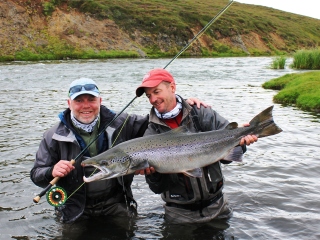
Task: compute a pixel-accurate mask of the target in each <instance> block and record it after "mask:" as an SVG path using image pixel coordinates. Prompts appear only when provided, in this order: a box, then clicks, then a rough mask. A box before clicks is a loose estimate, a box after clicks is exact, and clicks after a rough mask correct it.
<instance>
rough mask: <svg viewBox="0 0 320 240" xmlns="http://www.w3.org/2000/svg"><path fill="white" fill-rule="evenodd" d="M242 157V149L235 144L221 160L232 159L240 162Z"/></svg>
mask: <svg viewBox="0 0 320 240" xmlns="http://www.w3.org/2000/svg"><path fill="white" fill-rule="evenodd" d="M242 157H243V150H242V147H241V146H237V147H235V148H232V149H231V150H230V151H229V152H228V154H227V156H225V157H224V158H223V160H226V161H234V162H242Z"/></svg>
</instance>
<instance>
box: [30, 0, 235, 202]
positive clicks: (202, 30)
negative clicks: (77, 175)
mask: <svg viewBox="0 0 320 240" xmlns="http://www.w3.org/2000/svg"><path fill="white" fill-rule="evenodd" d="M232 3H233V0H230V1H229V3H228V4H227V5H226V6H225V7H224V8H223V9H222V10H221V11H220V12H219V13H218V14H217V15H216V16H215V17H213V18H212V19H211V20H210V21H209V22H208V23H207V24H206V25H205V26H204V27H203V28H202V29H201V30H200V31H199V32H198V34H197V35H195V36H194V37H193V38H192V39H191V41H190V42H189V43H188V44H187V45H186V46H185V47H184V48H182V49H181V50H180V52H178V53H177V54H176V55H175V56H174V57H173V58H172V59H171V60H170V61H169V62H168V64H167V65H166V66H165V67H164V68H163V69H165V68H167V67H168V66H169V65H170V64H171V63H172V62H173V61H174V60H175V59H177V58H178V57H179V56H180V55H181V54H182V53H183V52H184V51H185V50H186V49H187V48H188V47H189V46H190V45H191V44H192V43H194V42H195V41H196V40H197V39H198V38H199V37H200V36H201V35H202V34H203V33H204V32H205V31H206V30H207V29H208V28H209V27H210V26H211V25H212V24H213V23H214V22H215V21H216V20H217V19H218V18H219V17H220V16H221V15H222V14H223V13H224V12H225V11H226V10H227V9H228V8H229V7H230V6H231V4H232ZM140 96H141V95H140ZM140 96H135V97H134V98H133V99H132V100H131V101H130V102H129V103H128V104H127V105H126V106H125V107H124V108H123V109H122V110H121V111H120V112H119V113H117V114H116V116H115V117H114V118H113V119H112V120H111V122H109V123H108V124H106V126H105V127H104V128H103V129H102V131H101V132H100V133H99V134H98V135H97V137H96V138H95V139H93V140H92V142H90V143H89V144H88V145H87V146H86V147H85V148H84V149H83V150H82V151H81V152H80V153H79V154H78V155H77V156H76V157H75V158H74V159H71V160H70V163H71V164H72V165H74V163H75V162H76V161H77V160H78V159H79V158H80V157H81V156H82V155H83V154H84V153H85V152H86V151H87V150H88V148H89V147H90V146H91V145H92V144H93V143H94V142H95V141H96V140H97V139H98V138H99V137H100V135H101V134H103V133H104V131H105V130H106V129H107V128H108V127H109V126H110V125H111V124H112V123H113V122H114V121H115V120H116V119H117V118H118V117H119V116H120V114H121V113H123V112H124V110H126V109H127V108H128V107H129V106H130V105H131V104H132V103H133V101H134V100H136V98H138V97H140ZM59 179H60V177H55V178H54V179H53V180H52V181H50V183H49V184H48V186H47V187H46V188H44V189H43V191H42V192H41V193H39V194H38V195H37V196H36V197H35V198H34V199H33V202H34V203H38V202H39V201H40V199H41V197H42V196H44V195H45V194H46V193H47V192H48V191H49V190H50V188H51V187H53V186H54V185H55V184H56V183H57V182H58V181H59Z"/></svg>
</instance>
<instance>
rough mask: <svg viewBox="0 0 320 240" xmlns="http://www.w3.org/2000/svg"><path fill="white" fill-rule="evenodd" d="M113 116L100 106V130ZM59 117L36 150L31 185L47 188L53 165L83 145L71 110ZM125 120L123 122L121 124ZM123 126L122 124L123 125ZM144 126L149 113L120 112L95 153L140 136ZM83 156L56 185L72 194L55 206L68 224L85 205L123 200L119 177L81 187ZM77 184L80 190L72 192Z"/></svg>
mask: <svg viewBox="0 0 320 240" xmlns="http://www.w3.org/2000/svg"><path fill="white" fill-rule="evenodd" d="M114 116H115V113H114V112H112V111H111V110H109V109H108V108H106V107H105V106H101V108H100V124H99V130H98V132H99V133H100V132H101V131H102V130H103V128H104V127H105V126H107V124H109V123H110V121H111V120H112V119H113V118H114ZM59 117H60V120H61V121H60V122H59V123H57V124H56V125H55V126H53V127H52V128H50V129H49V130H47V131H46V132H45V133H44V135H43V139H42V140H41V143H40V146H39V149H38V151H37V153H36V159H35V162H34V167H33V168H32V169H31V172H30V178H31V180H32V181H33V182H34V184H36V185H37V186H39V187H42V188H45V187H47V186H48V184H49V182H50V181H51V180H52V179H53V177H52V170H53V166H54V165H55V164H56V163H57V162H58V161H60V160H71V159H74V158H75V157H76V156H78V154H79V153H80V151H81V150H82V149H84V147H85V146H86V144H85V142H84V140H83V139H82V138H81V136H79V135H78V134H77V133H76V131H75V130H74V128H73V125H72V122H71V119H70V109H67V110H65V111H64V112H63V113H61V114H60V115H59ZM127 117H128V118H127ZM126 120H127V121H126ZM125 121H126V123H125V125H124V122H125ZM123 125H124V127H123V128H122V126H123ZM147 125H148V116H145V117H141V116H137V115H128V114H126V113H122V114H121V115H120V116H119V117H118V118H117V119H116V120H115V121H114V122H113V123H112V124H111V125H110V126H109V127H108V128H107V129H106V131H105V132H104V134H101V135H100V137H99V138H98V139H97V140H96V141H97V142H96V146H97V152H98V153H102V152H104V151H106V150H107V149H108V148H110V146H112V144H113V145H117V144H119V143H121V142H124V141H127V140H130V139H133V138H137V137H142V136H143V134H144V132H145V130H146V128H147ZM121 128H122V130H121ZM119 132H120V134H119ZM115 139H116V141H115ZM86 157H90V156H88V153H86V154H85V157H83V158H82V159H78V160H77V161H76V163H75V164H74V166H75V169H74V170H73V171H71V172H70V173H69V174H68V175H67V176H66V177H63V178H60V180H59V181H58V182H57V184H56V185H57V186H61V187H62V188H64V189H65V190H66V192H67V196H70V195H71V194H73V195H72V196H71V197H69V198H68V200H67V201H66V203H65V204H64V205H63V206H61V207H57V208H56V210H57V211H58V212H59V213H60V214H59V215H62V219H61V220H62V221H63V222H67V223H68V222H73V221H75V220H76V219H77V218H79V217H80V216H81V215H82V214H83V212H84V209H85V207H86V208H87V207H88V205H90V206H96V205H97V204H98V205H99V202H102V203H103V204H107V205H110V204H114V203H119V202H123V201H124V190H123V186H122V185H123V181H122V178H113V179H109V180H103V181H98V182H92V183H86V184H84V185H82V186H81V184H82V183H83V176H84V168H83V167H82V166H81V165H80V164H81V161H83V160H84V159H85V158H86ZM92 170H93V169H92ZM86 173H87V171H86ZM133 176H134V175H127V176H124V178H123V180H124V186H125V190H126V192H127V196H128V197H129V198H133V197H132V191H131V183H132V180H133ZM80 186H81V187H80ZM79 187H80V189H79V190H77V191H75V190H76V189H77V188H79Z"/></svg>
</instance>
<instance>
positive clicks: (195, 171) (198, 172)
mask: <svg viewBox="0 0 320 240" xmlns="http://www.w3.org/2000/svg"><path fill="white" fill-rule="evenodd" d="M182 173H183V174H184V175H186V176H187V177H192V178H196V177H197V178H201V177H202V171H201V169H200V168H195V169H192V170H189V171H185V172H182Z"/></svg>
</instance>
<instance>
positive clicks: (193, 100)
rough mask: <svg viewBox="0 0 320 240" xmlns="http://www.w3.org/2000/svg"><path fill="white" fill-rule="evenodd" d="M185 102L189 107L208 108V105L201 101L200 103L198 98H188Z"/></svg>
mask: <svg viewBox="0 0 320 240" xmlns="http://www.w3.org/2000/svg"><path fill="white" fill-rule="evenodd" d="M186 102H187V103H188V104H189V105H197V108H200V106H201V105H202V106H204V107H208V106H209V105H208V104H206V103H205V102H203V101H200V100H199V99H198V98H188V99H187V100H186Z"/></svg>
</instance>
